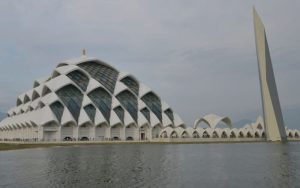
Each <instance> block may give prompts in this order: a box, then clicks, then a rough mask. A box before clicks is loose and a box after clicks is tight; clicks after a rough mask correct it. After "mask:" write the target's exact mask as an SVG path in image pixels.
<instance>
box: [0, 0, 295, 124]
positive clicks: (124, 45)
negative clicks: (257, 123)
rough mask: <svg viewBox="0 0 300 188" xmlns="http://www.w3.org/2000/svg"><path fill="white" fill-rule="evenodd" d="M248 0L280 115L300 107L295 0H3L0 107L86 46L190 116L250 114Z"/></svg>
mask: <svg viewBox="0 0 300 188" xmlns="http://www.w3.org/2000/svg"><path fill="white" fill-rule="evenodd" d="M253 5H255V7H256V9H257V11H258V13H259V14H260V16H261V18H262V20H263V22H264V24H265V27H266V31H267V36H268V41H269V47H270V52H271V57H272V61H273V68H274V72H275V77H276V81H277V87H278V93H279V97H280V101H281V106H282V108H283V112H284V117H285V119H286V117H287V116H285V113H286V112H287V111H288V109H296V110H299V112H300V100H299V96H300V84H299V82H300V64H299V63H300V55H299V52H300V51H299V49H300V22H299V18H300V11H299V7H300V1H298V0H294V1H293V0H290V1H282V0H272V1H267V0H265V1H262V0H256V1H254V0H248V1H240V0H226V1H224V0H218V1H217V0H216V1H214V0H207V1H200V0H194V1H193V0H181V1H179V0H169V1H168V0H164V1H161V0H157V1H156V0H147V1H146V0H145V1H143V0H128V1H124V0H119V1H104V0H103V1H100V0H98V1H88V0H82V1H76V0H69V1H67V0H65V1H60V0H51V1H46V0H45V1H40V0H35V1H29V0H27V1H0V28H1V29H0V66H1V71H0V88H1V89H0V111H3V112H6V111H7V110H8V109H9V108H10V107H12V106H13V105H15V102H16V98H17V96H18V95H19V94H21V93H23V92H24V91H25V90H28V89H29V88H31V87H32V85H33V81H34V80H35V79H37V78H40V77H44V76H47V75H50V74H51V73H52V71H53V69H54V68H55V67H56V65H57V64H58V62H60V61H62V60H66V59H72V58H76V57H79V56H81V51H82V49H83V48H86V49H87V53H88V56H92V57H96V58H99V59H101V60H103V61H106V62H108V63H109V64H111V65H113V66H114V67H116V68H117V69H118V70H120V71H126V72H130V73H132V74H133V75H135V76H136V77H137V78H138V79H139V81H141V82H143V83H145V84H146V85H148V86H149V87H150V88H152V89H153V90H154V91H155V92H156V93H158V94H159V95H160V96H161V98H162V99H163V100H165V101H166V102H167V103H168V104H169V105H170V106H171V107H172V108H173V109H174V111H176V112H177V113H178V114H179V115H180V116H181V117H182V119H183V120H184V121H185V122H186V124H187V125H191V124H192V123H193V121H194V120H195V119H196V118H197V117H201V116H204V115H206V114H208V113H215V114H218V115H222V116H225V115H226V116H230V117H231V118H232V119H233V121H238V120H240V119H255V118H256V117H257V116H258V115H261V114H262V110H261V101H260V90H259V78H258V67H257V60H256V53H255V41H254V29H253V19H252V6H253ZM296 116H297V117H296ZM296 116H295V120H296V118H299V117H298V116H300V114H297V115H296ZM288 126H289V125H288ZM291 126H292V127H297V126H298V128H300V125H291Z"/></svg>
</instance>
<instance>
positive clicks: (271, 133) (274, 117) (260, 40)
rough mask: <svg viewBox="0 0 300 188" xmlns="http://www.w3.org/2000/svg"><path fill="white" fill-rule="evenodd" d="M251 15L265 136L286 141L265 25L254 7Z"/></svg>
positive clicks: (268, 138)
mask: <svg viewBox="0 0 300 188" xmlns="http://www.w3.org/2000/svg"><path fill="white" fill-rule="evenodd" d="M253 16H254V30H255V43H256V54H257V61H258V68H259V79H260V89H261V98H262V105H263V113H264V123H265V131H266V137H267V140H268V141H286V139H287V138H286V133H285V127H284V122H283V118H282V112H281V107H280V102H279V97H278V93H277V87H276V83H275V76H274V72H273V67H272V62H271V56H270V52H269V47H268V42H267V37H266V32H265V27H264V25H263V23H262V21H261V19H260V17H259V16H258V14H257V12H256V10H255V8H254V7H253Z"/></svg>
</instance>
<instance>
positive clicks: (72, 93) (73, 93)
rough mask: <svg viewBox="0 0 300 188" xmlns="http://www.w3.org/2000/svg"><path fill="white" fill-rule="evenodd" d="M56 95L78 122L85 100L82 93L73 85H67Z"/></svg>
mask: <svg viewBox="0 0 300 188" xmlns="http://www.w3.org/2000/svg"><path fill="white" fill-rule="evenodd" d="M56 94H57V95H58V97H59V98H60V99H61V100H62V102H63V103H64V104H65V105H66V107H67V108H68V109H69V111H70V112H71V114H72V115H73V117H74V119H75V120H76V121H78V117H79V113H80V107H81V103H82V99H83V95H82V93H81V91H80V90H79V89H77V88H76V87H75V86H73V85H67V86H65V87H63V88H61V89H59V90H58V91H56Z"/></svg>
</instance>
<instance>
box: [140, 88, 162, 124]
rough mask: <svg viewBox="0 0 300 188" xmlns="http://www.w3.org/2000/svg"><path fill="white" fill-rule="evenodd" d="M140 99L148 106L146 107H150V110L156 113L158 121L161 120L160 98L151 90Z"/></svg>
mask: <svg viewBox="0 0 300 188" xmlns="http://www.w3.org/2000/svg"><path fill="white" fill-rule="evenodd" d="M141 99H142V101H144V103H145V104H146V105H147V106H148V108H150V110H151V111H152V112H153V113H154V114H155V115H156V117H157V118H158V119H159V120H160V121H162V115H161V112H162V110H161V102H160V99H159V98H158V97H157V96H156V95H155V94H154V93H153V92H149V93H147V94H146V95H144V96H143V97H142V98H141Z"/></svg>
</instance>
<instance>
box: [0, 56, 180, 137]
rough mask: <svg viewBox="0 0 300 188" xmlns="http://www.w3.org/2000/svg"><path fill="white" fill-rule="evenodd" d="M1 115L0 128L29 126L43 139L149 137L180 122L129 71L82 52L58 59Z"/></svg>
mask: <svg viewBox="0 0 300 188" xmlns="http://www.w3.org/2000/svg"><path fill="white" fill-rule="evenodd" d="M7 116H8V117H6V118H5V119H4V120H3V121H2V122H1V123H0V127H1V131H2V132H3V131H6V130H17V129H22V127H23V128H29V129H32V130H34V131H33V133H32V135H27V137H28V138H29V137H34V138H36V137H38V138H39V139H44V140H45V139H46V140H47V139H48V140H53V139H55V140H63V139H66V138H71V139H72V138H75V139H81V138H83V137H85V138H87V139H96V140H97V139H100V138H101V139H112V138H115V139H139V138H141V137H143V138H148V139H150V138H152V137H158V134H159V133H160V130H161V129H162V128H164V127H167V126H168V127H173V128H176V127H185V124H184V123H183V121H182V120H181V118H180V117H179V116H178V115H177V114H176V113H175V112H174V111H173V109H172V108H170V107H169V105H167V103H166V102H164V101H162V99H161V98H160V97H159V96H158V95H157V94H156V93H155V92H154V91H152V90H151V89H150V88H149V87H147V86H145V85H144V84H142V83H140V82H139V81H138V80H137V79H136V78H135V77H134V76H133V75H131V74H128V73H124V72H119V71H118V70H117V69H115V68H114V67H112V66H111V65H109V64H107V63H105V62H103V61H100V60H98V59H95V58H87V57H86V56H83V57H82V58H79V59H73V60H67V61H63V62H61V63H59V64H58V66H57V67H56V68H55V70H54V71H53V73H52V74H51V75H50V76H49V77H46V78H42V79H38V80H35V81H34V84H33V88H32V89H30V90H29V91H26V92H24V93H22V94H21V95H20V96H19V97H18V98H17V102H16V106H15V107H13V108H12V109H10V110H9V111H8V113H7ZM141 130H143V135H142V136H141V133H140V132H141ZM21 134H22V133H21ZM34 134H35V135H34ZM13 137H15V138H17V137H21V136H20V135H13Z"/></svg>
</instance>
